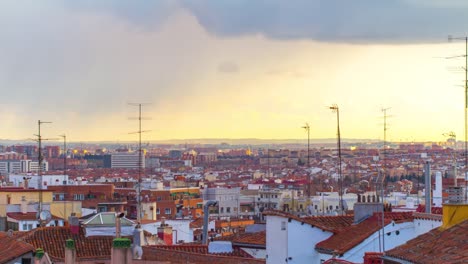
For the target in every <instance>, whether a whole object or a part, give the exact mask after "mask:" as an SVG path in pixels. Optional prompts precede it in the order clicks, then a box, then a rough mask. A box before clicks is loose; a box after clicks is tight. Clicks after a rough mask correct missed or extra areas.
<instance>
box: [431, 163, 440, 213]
mask: <svg viewBox="0 0 468 264" xmlns="http://www.w3.org/2000/svg"><path fill="white" fill-rule="evenodd" d="M432 199H433V203H434V206H436V207H441V206H442V173H441V172H440V171H436V173H435V190H434V195H433V197H432Z"/></svg>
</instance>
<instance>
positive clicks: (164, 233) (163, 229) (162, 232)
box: [158, 219, 172, 245]
mask: <svg viewBox="0 0 468 264" xmlns="http://www.w3.org/2000/svg"><path fill="white" fill-rule="evenodd" d="M158 237H159V238H160V239H162V240H163V241H164V242H165V243H166V245H172V226H169V225H168V224H166V222H165V220H164V219H163V220H162V222H161V225H160V226H159V227H158Z"/></svg>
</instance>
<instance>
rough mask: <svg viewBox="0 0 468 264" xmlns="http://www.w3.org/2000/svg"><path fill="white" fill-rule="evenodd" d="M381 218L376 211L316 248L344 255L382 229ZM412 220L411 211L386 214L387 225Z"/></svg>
mask: <svg viewBox="0 0 468 264" xmlns="http://www.w3.org/2000/svg"><path fill="white" fill-rule="evenodd" d="M381 219H382V218H381V216H380V214H379V213H374V215H373V216H371V217H370V218H367V219H366V220H364V221H362V222H360V223H359V224H354V225H351V226H349V227H347V228H343V229H341V230H340V231H339V232H337V233H336V234H334V235H332V236H331V237H329V238H328V239H326V240H324V241H322V242H320V243H317V245H316V246H315V249H316V250H317V251H319V252H322V253H326V254H333V253H337V254H339V255H342V254H344V253H345V252H347V251H348V250H350V249H352V248H354V247H355V246H357V245H359V243H361V242H362V241H364V240H365V239H367V238H368V237H369V236H371V235H372V234H373V233H375V232H377V231H378V230H380V229H381V227H382V220H381ZM410 220H412V213H411V212H387V213H385V215H384V223H385V225H387V224H389V223H391V222H392V221H395V222H402V221H410Z"/></svg>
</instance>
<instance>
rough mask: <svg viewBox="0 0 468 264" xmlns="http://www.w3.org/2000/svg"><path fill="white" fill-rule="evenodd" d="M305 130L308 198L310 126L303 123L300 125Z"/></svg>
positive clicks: (308, 196)
mask: <svg viewBox="0 0 468 264" xmlns="http://www.w3.org/2000/svg"><path fill="white" fill-rule="evenodd" d="M302 128H303V129H305V131H306V132H307V189H306V190H307V198H308V199H309V200H310V171H309V170H310V126H309V123H305V126H303V127H302Z"/></svg>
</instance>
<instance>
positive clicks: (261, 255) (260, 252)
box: [241, 247, 266, 259]
mask: <svg viewBox="0 0 468 264" xmlns="http://www.w3.org/2000/svg"><path fill="white" fill-rule="evenodd" d="M241 249H242V250H244V251H245V252H247V253H249V254H250V255H251V256H252V257H254V258H257V259H265V258H266V250H265V249H261V248H244V247H243V248H241Z"/></svg>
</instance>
